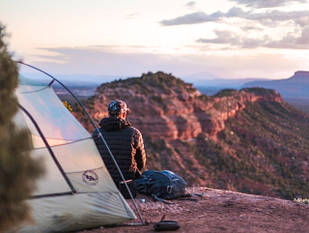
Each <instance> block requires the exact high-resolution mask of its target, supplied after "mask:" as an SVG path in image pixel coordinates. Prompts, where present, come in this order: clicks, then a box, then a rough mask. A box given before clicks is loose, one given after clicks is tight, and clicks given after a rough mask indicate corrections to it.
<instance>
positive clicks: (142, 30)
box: [0, 0, 309, 82]
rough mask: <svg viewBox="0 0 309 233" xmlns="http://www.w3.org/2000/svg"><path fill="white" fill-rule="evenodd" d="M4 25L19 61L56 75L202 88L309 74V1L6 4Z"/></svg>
mask: <svg viewBox="0 0 309 233" xmlns="http://www.w3.org/2000/svg"><path fill="white" fill-rule="evenodd" d="M0 22H1V23H2V24H4V25H5V26H6V31H7V32H8V33H9V34H10V37H9V38H7V41H8V44H9V49H10V51H12V52H13V53H14V58H15V59H22V60H23V61H24V62H26V63H29V64H32V65H35V66H38V67H40V68H42V69H44V70H46V71H47V72H49V73H51V74H56V75H71V76H72V77H74V75H75V76H76V77H77V76H78V77H81V76H82V77H87V78H89V79H91V78H93V77H95V76H100V75H102V76H103V75H104V76H116V77H117V76H119V77H131V76H135V77H137V76H140V75H141V74H142V73H147V72H148V71H152V72H156V71H159V70H160V71H164V72H167V73H172V74H174V75H175V76H177V77H180V78H182V79H184V80H186V81H190V82H195V81H198V80H207V79H214V78H225V79H242V78H272V79H279V78H288V77H290V76H292V75H293V73H294V72H295V71H297V70H309V0H216V1H206V0H196V1H190V0H155V1H151V0H88V1H86V0H53V1H42V0H27V1H25V0H1V1H0ZM89 81H90V80H89Z"/></svg>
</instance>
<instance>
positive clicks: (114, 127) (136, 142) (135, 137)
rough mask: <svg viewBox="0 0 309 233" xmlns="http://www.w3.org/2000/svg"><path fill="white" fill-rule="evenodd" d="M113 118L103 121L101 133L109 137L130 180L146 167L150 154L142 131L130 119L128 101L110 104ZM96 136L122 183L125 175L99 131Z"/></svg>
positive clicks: (109, 143) (111, 147) (109, 165)
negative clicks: (132, 124)
mask: <svg viewBox="0 0 309 233" xmlns="http://www.w3.org/2000/svg"><path fill="white" fill-rule="evenodd" d="M108 111H109V117H107V118H103V119H102V120H101V121H100V127H101V128H100V132H101V134H102V135H103V137H104V139H105V140H106V142H107V144H108V146H109V148H110V150H111V152H112V153H113V155H114V157H115V159H116V161H117V163H118V165H119V167H120V169H121V171H122V173H123V175H124V178H125V179H126V180H130V179H135V178H138V177H139V176H140V174H141V173H142V172H143V170H144V169H145V164H146V154H145V150H144V142H143V138H142V135H141V133H140V131H139V130H137V129H136V128H134V127H132V126H131V125H130V123H129V122H128V121H127V120H126V115H127V111H128V109H127V107H126V103H125V102H124V101H120V100H117V101H113V102H111V103H110V104H109V107H108ZM92 136H93V138H94V140H95V143H96V145H97V148H98V150H99V152H100V154H101V156H102V158H103V160H104V163H105V165H106V168H107V169H108V171H109V173H110V175H111V176H112V178H113V180H114V182H115V184H116V185H117V186H118V185H119V182H120V181H122V180H121V176H120V174H119V172H118V170H117V168H116V165H115V163H114V161H113V160H112V158H111V156H110V154H109V152H108V150H107V148H106V146H105V145H104V143H103V141H102V139H101V138H100V137H99V133H98V132H97V131H94V132H93V135H92Z"/></svg>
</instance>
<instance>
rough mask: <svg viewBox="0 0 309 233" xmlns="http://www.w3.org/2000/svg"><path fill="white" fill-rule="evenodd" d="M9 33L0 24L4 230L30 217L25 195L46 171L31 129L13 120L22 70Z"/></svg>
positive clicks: (0, 220) (0, 166)
mask: <svg viewBox="0 0 309 233" xmlns="http://www.w3.org/2000/svg"><path fill="white" fill-rule="evenodd" d="M5 36H6V34H5V28H4V26H2V25H1V24H0V109H1V111H0V213H1V214H0V232H3V231H4V232H5V231H8V230H9V229H11V228H12V227H14V226H16V224H18V223H21V222H22V221H24V220H26V219H27V218H29V216H28V215H29V211H28V206H27V204H26V203H25V199H26V198H28V197H29V196H30V194H31V192H32V191H33V190H34V188H35V185H34V184H35V179H36V178H37V177H38V176H39V175H40V174H41V173H42V168H41V166H40V165H39V164H40V163H38V161H35V160H33V159H32V158H31V157H30V150H31V136H30V133H29V132H28V131H26V130H19V129H17V128H16V127H15V125H14V123H13V121H12V118H13V117H14V115H15V114H16V112H17V109H18V105H17V99H16V98H15V96H14V89H15V88H16V87H17V83H18V71H17V66H16V64H15V62H14V61H12V59H11V55H10V54H9V53H8V51H7V45H6V44H5V42H4V37H5Z"/></svg>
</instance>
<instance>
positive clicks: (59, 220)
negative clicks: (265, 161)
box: [14, 77, 136, 233]
mask: <svg viewBox="0 0 309 233" xmlns="http://www.w3.org/2000/svg"><path fill="white" fill-rule="evenodd" d="M15 93H16V96H17V98H18V101H19V104H20V110H19V112H18V113H17V114H16V116H15V119H14V120H15V122H16V124H17V126H18V127H21V128H28V129H29V130H30V132H31V134H32V141H33V150H32V152H31V156H33V157H34V158H39V159H41V160H42V161H43V163H44V165H45V170H46V172H45V175H44V176H43V177H41V178H40V179H39V180H38V181H37V190H36V191H35V192H34V193H33V196H32V197H31V198H29V199H28V200H27V202H28V203H29V205H30V207H31V215H32V218H33V221H32V222H30V223H29V222H28V223H25V224H24V225H22V226H21V227H20V228H19V229H17V230H16V231H17V232H29V233H30V232H31V233H35V232H65V231H75V230H79V229H85V228H93V227H98V226H102V225H109V224H116V223H121V222H124V221H127V220H130V219H135V218H136V216H135V214H134V212H133V211H132V209H131V208H130V206H129V205H128V204H127V202H126V201H125V200H124V198H123V197H122V195H121V193H120V192H119V190H118V189H117V187H116V185H115V184H114V182H113V180H112V178H111V177H110V175H109V173H108V171H107V169H106V167H105V165H104V162H103V160H102V158H101V156H100V154H99V152H98V151H97V148H96V145H95V144H94V141H93V139H92V138H91V136H90V134H89V133H88V132H87V131H86V130H85V129H84V128H83V127H82V126H81V125H80V123H79V122H78V121H77V120H76V119H75V118H74V116H73V115H72V114H71V113H70V111H69V110H67V108H66V107H65V106H64V105H63V104H62V102H61V101H60V99H59V98H58V97H57V95H56V93H55V92H54V90H53V88H52V87H51V85H47V84H46V83H45V84H44V83H40V82H37V81H33V80H30V79H27V78H23V77H20V83H19V86H18V88H17V90H16V92H15Z"/></svg>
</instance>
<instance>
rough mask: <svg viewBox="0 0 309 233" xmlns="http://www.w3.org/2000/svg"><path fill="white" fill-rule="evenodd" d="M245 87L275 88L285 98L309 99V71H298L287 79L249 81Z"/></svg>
mask: <svg viewBox="0 0 309 233" xmlns="http://www.w3.org/2000/svg"><path fill="white" fill-rule="evenodd" d="M244 87H263V88H269V89H274V90H277V91H278V92H279V93H280V94H281V95H282V97H283V98H285V99H287V98H293V99H295V98H298V99H309V71H296V72H295V73H294V75H293V76H292V77H290V78H287V79H280V80H267V81H265V80H264V81H253V82H247V83H245V84H244Z"/></svg>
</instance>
